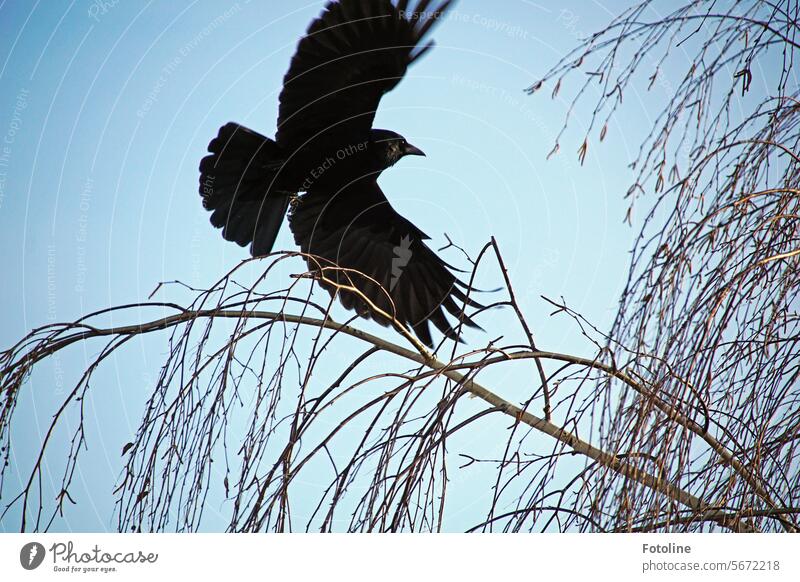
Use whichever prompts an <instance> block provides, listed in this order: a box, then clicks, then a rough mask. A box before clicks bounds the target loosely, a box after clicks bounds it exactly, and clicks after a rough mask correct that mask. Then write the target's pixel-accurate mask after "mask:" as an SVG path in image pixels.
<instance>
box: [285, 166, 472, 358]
mask: <svg viewBox="0 0 800 582" xmlns="http://www.w3.org/2000/svg"><path fill="white" fill-rule="evenodd" d="M289 224H290V226H291V229H292V232H293V233H294V239H295V242H296V243H297V244H298V245H299V246H300V248H301V249H302V251H303V252H304V253H308V254H311V255H316V256H318V257H321V258H322V259H323V261H321V262H320V264H321V266H323V267H325V266H329V265H331V264H332V265H336V266H338V267H339V269H343V271H336V270H328V271H326V276H327V278H328V279H331V280H334V281H336V282H337V283H338V284H339V285H343V286H354V287H356V288H357V289H358V290H359V291H360V292H361V293H363V294H364V296H365V297H366V298H367V299H369V303H371V304H372V306H374V307H377V308H378V310H380V311H382V312H383V313H385V314H388V315H390V316H391V317H394V318H395V319H396V320H397V321H399V322H400V323H402V324H404V325H406V326H410V327H411V328H412V329H413V330H414V333H415V334H416V335H417V337H419V339H420V340H421V341H422V342H423V343H425V344H426V345H428V346H432V345H433V340H432V338H431V332H430V329H429V327H428V322H429V321H430V322H432V323H433V324H434V325H435V326H436V327H437V328H438V329H439V331H441V332H442V333H443V334H445V335H446V336H447V337H449V338H451V339H458V336H457V334H456V332H455V330H454V329H453V327H452V325H451V324H450V322H449V321H448V319H447V317H446V316H445V312H448V313H450V314H451V315H452V316H454V317H455V318H456V319H458V320H461V321H463V322H464V323H465V324H466V325H469V326H471V327H478V326H477V325H476V324H475V323H474V322H473V321H472V319H470V317H468V316H467V315H466V314H465V313H464V309H463V306H464V305H469V306H473V307H481V305H480V304H478V303H476V302H475V301H473V300H472V299H470V298H469V297H467V295H466V293H465V290H466V288H467V286H466V285H465V284H464V283H463V282H462V281H460V280H459V279H457V278H456V277H455V276H454V275H453V273H452V272H451V271H450V268H449V267H448V265H447V264H446V263H445V262H444V261H442V260H441V259H440V258H439V257H438V256H437V255H436V254H435V253H434V252H433V251H432V250H431V249H430V248H429V247H428V245H426V244H425V242H424V241H425V240H427V239H428V236H426V235H425V233H423V232H422V231H421V230H419V229H418V228H417V227H416V226H414V225H413V224H412V223H411V222H409V221H408V220H406V219H405V218H403V217H402V216H401V215H400V214H398V213H397V211H395V209H394V208H392V206H391V204H389V201H388V200H387V199H386V197H385V196H384V194H383V192H382V191H381V189H380V187H379V186H378V184H377V183H376V182H375V180H374V177H370V176H367V177H365V178H362V179H361V180H359V181H358V182H356V183H354V184H352V185H351V186H349V187H348V188H347V189H346V190H343V191H341V192H339V193H331V192H317V191H312V192H309V193H308V194H305V195H304V196H302V197H301V198H300V199H299V200H298V202H297V204H296V207H295V208H294V209H293V210H292V212H291V214H290V216H289ZM326 261H328V263H326ZM307 262H308V264H309V267H310V268H311V269H312V270H315V269H316V268H317V263H316V262H314V261H313V260H307ZM348 270H352V271H355V272H350V271H348ZM356 272H357V273H356ZM358 273H362V274H363V275H366V276H367V277H363V276H361V275H359V274H358ZM321 284H322V286H323V287H324V288H326V289H327V290H328V291H329V292H330V293H331V294H333V293H334V292H336V290H337V286H336V285H333V284H330V283H326V282H324V281H323V282H322V283H321ZM338 290H339V298H340V300H341V301H342V304H343V305H344V306H345V307H346V308H348V309H353V310H355V311H356V312H357V313H358V314H359V315H361V316H363V317H366V318H368V319H369V318H371V319H374V320H375V321H377V322H378V323H380V324H382V325H388V324H389V319H388V318H387V317H386V316H384V315H383V314H382V313H380V312H378V311H376V310H375V309H374V308H373V307H372V306H370V305H369V303H367V302H365V301H364V300H363V299H362V298H361V297H359V296H358V294H356V293H353V292H350V291H346V290H343V289H342V288H341V287H339V288H338Z"/></svg>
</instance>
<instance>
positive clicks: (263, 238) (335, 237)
mask: <svg viewBox="0 0 800 582" xmlns="http://www.w3.org/2000/svg"><path fill="white" fill-rule="evenodd" d="M451 1H452V0H447V1H445V2H440V3H436V5H435V6H431V4H432V3H431V0H420V1H419V2H417V3H416V5H415V6H414V7H413V8H410V7H409V3H408V1H407V0H399V1H398V2H397V3H396V4H395V3H393V2H390V1H389V0H340V1H337V2H330V3H328V4H327V5H326V7H325V9H324V10H323V12H322V14H321V15H320V16H319V17H318V18H316V19H315V20H314V21H312V22H311V24H310V26H309V27H308V30H307V32H306V35H305V36H304V37H303V38H302V39H301V40H300V42H299V44H298V46H297V50H296V52H295V54H294V56H293V58H292V60H291V64H290V65H289V71H288V72H287V73H286V76H285V77H284V80H283V89H282V91H281V94H280V107H279V113H278V123H277V132H276V135H275V139H274V140H272V139H269V138H268V137H266V136H263V135H261V134H259V133H257V132H255V131H253V130H251V129H248V128H246V127H243V126H241V125H239V124H236V123H227V124H226V125H224V126H222V127H221V128H220V130H219V133H218V135H217V137H216V138H215V139H213V140H212V141H211V143H210V144H209V146H208V150H209V152H210V155H208V156H206V157H205V158H203V160H202V161H201V163H200V194H201V195H202V198H203V205H204V207H205V208H206V209H207V210H209V211H211V223H212V224H213V225H214V226H215V227H217V228H222V235H223V237H224V238H225V239H227V240H229V241H234V242H236V243H238V244H239V245H241V246H246V245H250V252H251V254H252V255H253V256H260V255H265V254H268V253H270V252H271V251H272V247H273V245H274V243H275V239H276V237H277V235H278V231H279V229H280V227H281V224H282V223H283V221H284V217H285V216H286V215H287V211H288V215H289V220H288V222H289V226H290V228H291V230H292V233H293V235H294V239H295V242H296V243H297V245H299V246H300V249H301V250H302V251H303V252H304V253H306V254H307V255H313V257H311V256H308V257H306V262H307V264H308V266H309V269H310V270H311V271H313V272H315V273H317V274H322V275H324V276H323V277H321V279H320V284H321V286H322V287H323V288H325V289H327V290H328V291H329V292H330V293H331V295H334V294H337V293H338V297H339V299H340V301H341V302H342V304H343V305H344V306H345V307H346V308H348V309H351V310H355V311H356V312H357V313H358V314H359V315H361V316H362V317H365V318H368V319H373V320H375V321H377V322H378V323H380V324H382V325H388V324H390V323H391V321H392V320H396V321H397V322H399V323H401V324H403V325H404V326H409V327H411V328H412V329H413V331H414V333H415V334H416V336H417V337H418V338H419V339H420V340H421V341H422V342H423V343H425V344H426V345H427V346H429V347H430V346H432V345H433V338H432V337H431V330H430V328H429V322H430V323H433V325H434V326H435V327H436V328H437V329H439V331H441V332H442V333H443V334H444V335H445V336H447V337H448V338H450V339H454V340H457V339H458V334H457V332H456V330H455V328H454V327H453V324H452V323H451V322H450V321H449V319H448V317H447V316H446V313H449V314H450V315H451V316H453V317H454V318H455V319H456V320H458V321H460V322H462V323H464V324H466V325H468V326H472V327H478V326H477V325H476V324H475V322H474V321H473V320H472V318H470V317H469V316H468V315H467V314H466V313H465V312H464V310H465V308H466V307H467V306H471V307H481V305H480V304H478V303H477V302H475V301H474V300H473V299H471V298H470V297H469V296H468V291H469V289H468V286H467V285H466V284H465V283H464V282H463V281H461V280H460V279H458V278H457V277H456V276H455V275H454V274H453V272H452V271H453V270H455V269H454V268H453V267H451V266H450V265H448V264H447V263H445V262H444V261H442V260H441V259H440V258H439V257H438V256H437V255H436V253H434V252H433V251H432V250H431V249H430V248H429V247H428V245H427V244H425V242H424V241H425V240H427V239H429V237H428V236H427V235H426V234H425V233H423V232H422V231H421V230H420V229H419V228H417V227H416V226H414V225H413V224H412V223H411V222H410V221H408V220H407V219H406V218H404V217H403V216H401V215H400V214H399V213H398V212H397V211H396V210H395V209H394V208H393V207H392V205H391V204H390V203H389V201H388V200H387V199H386V196H385V195H384V193H383V191H382V190H381V188H380V186H379V185H378V182H377V180H378V177H379V176H380V174H381V172H383V171H384V170H386V169H387V168H390V167H391V166H393V165H394V164H395V163H397V162H398V161H399V160H400V159H402V158H403V157H405V156H410V155H425V154H424V153H423V152H422V150H420V149H419V148H417V147H415V146H413V145H411V144H410V143H408V141H407V140H406V139H405V138H404V137H403V136H402V135H400V134H398V133H396V132H394V131H389V130H385V129H376V128H373V127H372V124H373V121H374V119H375V113H376V110H377V108H378V105H379V103H380V100H381V97H382V96H383V95H384V94H385V93H387V92H388V91H391V90H392V89H394V87H395V86H397V84H398V83H399V82H400V80H401V79H402V78H403V76H404V75H405V73H406V70H407V69H408V67H409V66H410V65H411V64H413V63H414V62H415V61H417V60H418V59H419V58H420V57H422V55H424V54H425V53H427V52H428V50H429V49H430V48H431V47H432V46H433V42H432V41H428V40H427V36H428V34H429V33H430V31H431V29H432V27H433V26H434V24H435V23H436V22H437V21H439V20H440V19H441V17H442V15H443V14H445V12H446V11H447V9H448V8H449V7H450V5H451ZM290 202H291V209H290ZM315 257H316V258H315ZM332 267H334V268H332Z"/></svg>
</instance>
